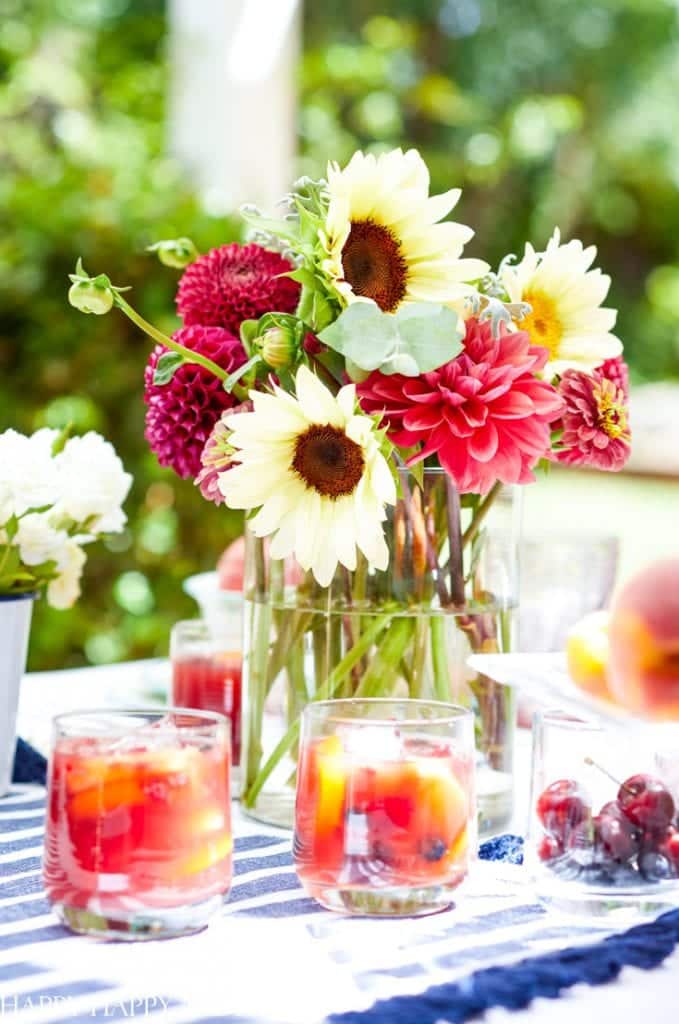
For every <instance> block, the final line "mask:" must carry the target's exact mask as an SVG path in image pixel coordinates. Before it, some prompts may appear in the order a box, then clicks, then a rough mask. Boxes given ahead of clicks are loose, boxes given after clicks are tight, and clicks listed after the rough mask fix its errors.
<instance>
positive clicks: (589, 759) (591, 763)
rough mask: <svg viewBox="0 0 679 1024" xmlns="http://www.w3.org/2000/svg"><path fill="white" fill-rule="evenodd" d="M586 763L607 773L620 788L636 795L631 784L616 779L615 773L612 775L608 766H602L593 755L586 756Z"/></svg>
mask: <svg viewBox="0 0 679 1024" xmlns="http://www.w3.org/2000/svg"><path fill="white" fill-rule="evenodd" d="M585 764H588V765H589V766H590V767H591V768H598V770H599V771H600V772H602V773H603V774H604V775H606V776H607V777H608V778H609V779H610V780H611V781H612V782H614V783H615V784H616V786H619V787H620V789H624V790H625V792H627V793H629V794H630V795H631V796H636V793H635V792H634V790H633V789H630V787H629V786H626V785H625V784H624V783H623V782H621V781H620V779H616V777H615V775H611V773H610V772H609V771H608V769H607V768H604V767H602V765H600V764H597V762H596V761H594V760H592V758H591V757H586V758H585Z"/></svg>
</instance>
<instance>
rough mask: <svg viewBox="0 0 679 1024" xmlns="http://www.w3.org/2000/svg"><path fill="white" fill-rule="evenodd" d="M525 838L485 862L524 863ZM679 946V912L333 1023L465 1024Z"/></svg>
mask: <svg viewBox="0 0 679 1024" xmlns="http://www.w3.org/2000/svg"><path fill="white" fill-rule="evenodd" d="M522 847H523V842H522V840H521V839H520V837H519V836H511V835H506V836H497V837H496V838H495V839H492V840H490V841H489V842H487V843H484V844H483V846H482V847H481V849H480V851H479V856H480V858H481V859H482V860H508V861H511V863H514V864H520V863H521V860H522V859H523V855H522ZM677 944H679V910H671V911H670V912H669V913H667V914H663V915H662V917H659V918H657V920H655V921H651V922H649V923H648V924H640V925H637V926H636V927H634V928H630V929H629V930H628V931H626V932H621V933H620V934H618V935H611V936H609V937H608V938H607V939H604V940H603V941H602V942H596V943H594V944H592V945H588V946H572V947H570V948H569V949H562V950H557V951H556V952H553V953H546V954H544V955H543V956H535V957H528V958H526V959H525V960H521V961H519V963H517V964H512V965H510V966H507V967H488V968H484V969H483V970H479V971H474V973H473V974H471V975H470V976H469V977H468V978H464V979H463V980H462V981H457V982H451V983H449V984H444V985H435V986H433V987H432V988H429V989H427V990H426V991H425V992H422V993H421V994H419V995H412V996H394V997H393V998H392V999H382V1000H380V1001H379V1002H377V1003H375V1005H374V1006H372V1007H371V1008H370V1009H369V1010H363V1011H356V1012H354V1011H352V1012H349V1013H338V1014H333V1015H331V1016H330V1017H328V1018H327V1021H328V1024H444V1022H445V1024H463V1022H464V1021H468V1020H470V1019H471V1018H472V1017H476V1016H478V1015H479V1014H482V1013H485V1011H486V1010H490V1009H493V1008H494V1007H496V1006H499V1007H502V1008H503V1009H506V1010H523V1009H525V1007H526V1006H528V1004H529V1003H531V1002H532V1000H533V999H537V998H538V997H542V998H543V999H558V998H559V996H560V995H561V993H562V992H563V991H564V990H565V989H569V988H572V987H573V985H582V984H585V985H605V984H606V983H607V982H609V981H613V980H615V978H617V976H618V975H619V974H620V971H621V970H622V969H623V967H639V968H641V969H642V970H645V971H650V970H652V969H653V968H654V967H658V966H660V964H661V963H662V962H663V961H664V960H666V959H667V957H668V956H669V955H670V954H671V953H672V952H673V951H674V948H675V946H676V945H677Z"/></svg>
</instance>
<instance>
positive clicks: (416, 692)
mask: <svg viewBox="0 0 679 1024" xmlns="http://www.w3.org/2000/svg"><path fill="white" fill-rule="evenodd" d="M428 632H429V624H428V621H427V615H426V614H424V615H418V616H417V619H416V620H415V634H414V637H413V664H412V673H411V683H410V696H411V697H422V696H423V695H424V673H425V669H426V661H427V635H428Z"/></svg>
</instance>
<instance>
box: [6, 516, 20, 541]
mask: <svg viewBox="0 0 679 1024" xmlns="http://www.w3.org/2000/svg"><path fill="white" fill-rule="evenodd" d="M4 530H5V533H6V534H7V540H8V541H12V540H14V538H15V537H16V535H17V533H18V531H19V520H18V518H17V516H11V517H10V519H8V520H7V522H6V523H5V525H4Z"/></svg>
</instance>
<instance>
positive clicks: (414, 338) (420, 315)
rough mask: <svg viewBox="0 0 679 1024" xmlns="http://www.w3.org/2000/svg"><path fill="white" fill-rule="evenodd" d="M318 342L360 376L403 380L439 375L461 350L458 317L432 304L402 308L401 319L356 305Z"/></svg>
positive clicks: (365, 304) (372, 305)
mask: <svg viewBox="0 0 679 1024" xmlns="http://www.w3.org/2000/svg"><path fill="white" fill-rule="evenodd" d="M319 336H320V338H321V341H323V342H325V344H326V345H328V346H329V347H330V348H332V349H334V350H335V351H336V352H340V353H341V354H342V355H343V356H344V357H345V359H349V360H351V362H352V363H354V364H355V365H356V366H358V367H360V368H361V369H362V370H368V371H372V370H379V371H380V372H381V373H385V374H392V373H401V374H403V375H404V376H405V377H417V376H418V375H419V374H420V373H427V372H429V371H430V370H435V369H436V368H437V367H439V366H442V365H443V364H444V363H447V362H449V360H451V359H454V358H455V356H456V355H457V354H458V353H459V352H460V351H461V349H462V342H461V340H460V338H461V325H460V324H459V321H458V317H457V314H456V313H455V312H453V310H451V309H448V308H447V307H446V306H441V305H439V304H438V303H433V302H432V303H429V302H418V303H413V304H411V305H406V306H402V307H401V309H399V310H398V312H397V313H383V312H382V310H381V309H380V308H379V307H378V306H376V305H375V303H372V302H355V303H353V304H352V305H351V306H349V308H348V309H345V310H344V312H343V313H341V314H340V316H338V318H337V319H336V320H335V322H334V323H332V324H330V325H329V326H328V327H326V328H325V329H324V330H323V331H321V333H320V335H319Z"/></svg>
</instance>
